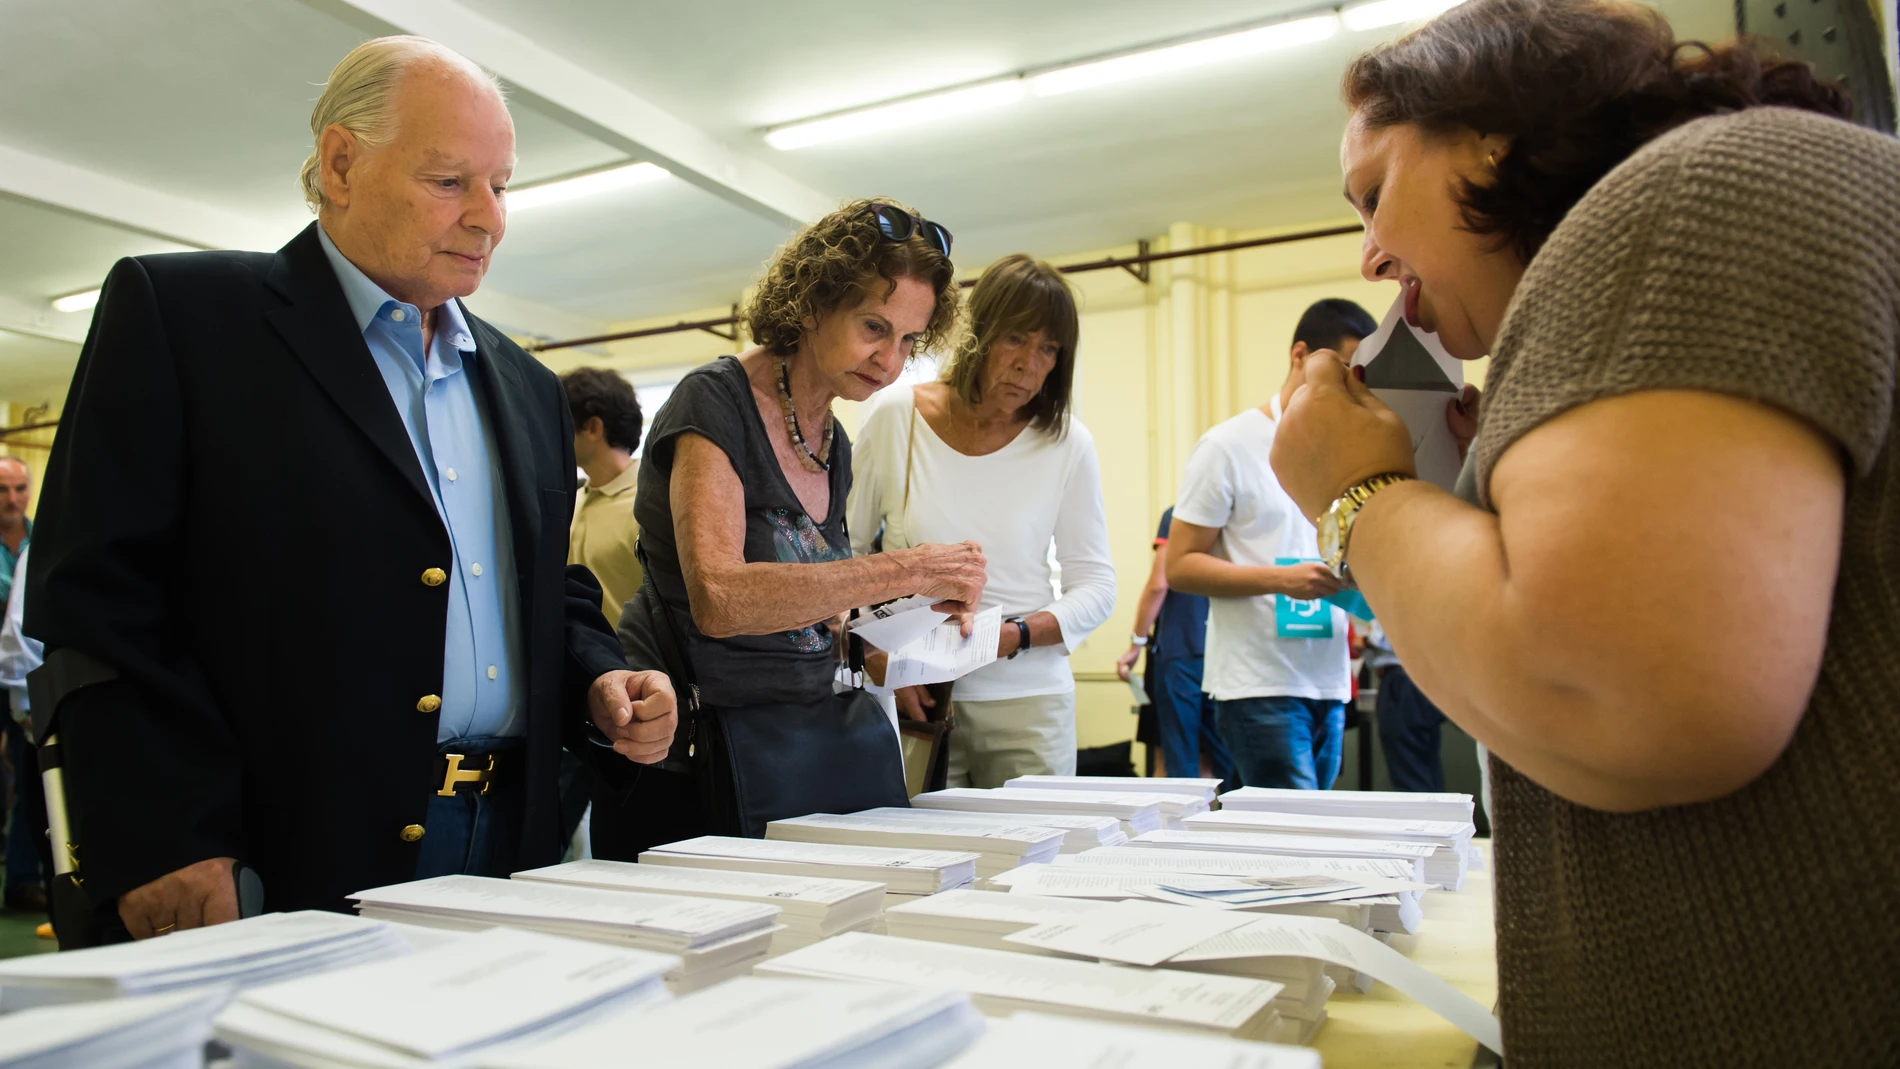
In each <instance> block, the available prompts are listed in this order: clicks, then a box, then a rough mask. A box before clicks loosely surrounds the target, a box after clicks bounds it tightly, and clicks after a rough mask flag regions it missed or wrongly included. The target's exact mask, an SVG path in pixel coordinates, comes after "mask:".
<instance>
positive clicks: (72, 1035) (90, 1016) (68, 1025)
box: [0, 987, 231, 1069]
mask: <svg viewBox="0 0 1900 1069" xmlns="http://www.w3.org/2000/svg"><path fill="white" fill-rule="evenodd" d="M230 997H231V989H230V988H227V987H213V988H208V989H205V988H201V989H198V990H194V991H176V992H172V993H170V994H164V995H139V996H135V997H132V998H122V999H113V1000H110V1001H106V1002H95V1003H86V1004H83V1005H77V1004H76V1005H68V1006H45V1007H42V1008H40V1009H35V1010H26V1011H24V1012H21V1013H13V1014H8V1015H7V1016H5V1017H0V1066H4V1067H5V1069H70V1067H72V1066H85V1067H86V1069H199V1067H201V1066H203V1065H204V1045H205V1041H206V1040H208V1039H210V1038H211V1018H212V1016H213V1015H214V1014H216V1013H217V1012H218V1011H219V1010H220V1009H222V1008H223V1007H224V1004H225V1002H226V1001H228V1000H229V999H230Z"/></svg>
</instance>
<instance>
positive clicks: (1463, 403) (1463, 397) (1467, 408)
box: [1445, 385, 1479, 461]
mask: <svg viewBox="0 0 1900 1069" xmlns="http://www.w3.org/2000/svg"><path fill="white" fill-rule="evenodd" d="M1478 400H1479V393H1478V388H1477V387H1476V386H1469V385H1467V386H1466V387H1465V388H1464V389H1463V390H1462V391H1460V392H1459V394H1458V396H1457V398H1456V399H1454V400H1450V401H1446V402H1445V426H1446V428H1447V429H1449V430H1450V431H1451V436H1452V437H1453V438H1455V439H1457V441H1458V459H1459V460H1460V461H1463V460H1464V459H1465V454H1466V453H1468V452H1470V450H1471V440H1472V439H1473V438H1476V437H1477V436H1478Z"/></svg>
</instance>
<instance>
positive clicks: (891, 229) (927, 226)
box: [869, 203, 951, 256]
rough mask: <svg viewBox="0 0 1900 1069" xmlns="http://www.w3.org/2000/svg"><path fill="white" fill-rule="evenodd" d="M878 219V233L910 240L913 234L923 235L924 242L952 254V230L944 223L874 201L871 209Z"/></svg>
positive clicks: (900, 239) (888, 237) (893, 239)
mask: <svg viewBox="0 0 1900 1069" xmlns="http://www.w3.org/2000/svg"><path fill="white" fill-rule="evenodd" d="M869 211H870V213H871V215H872V216H873V217H875V218H876V219H877V230H878V233H880V234H883V235H884V236H885V237H886V238H887V239H889V240H891V241H908V240H910V236H911V235H912V234H919V235H922V237H923V239H924V244H926V245H929V246H930V247H931V248H933V249H936V250H937V251H938V252H940V253H943V254H944V255H945V256H948V255H950V241H951V238H950V231H948V230H945V229H944V228H943V224H942V223H933V222H931V221H930V220H928V219H926V218H924V217H923V216H921V215H918V214H917V213H915V212H907V211H905V210H904V209H902V208H899V207H897V206H895V205H891V204H877V203H873V204H872V205H871V206H870V209H869Z"/></svg>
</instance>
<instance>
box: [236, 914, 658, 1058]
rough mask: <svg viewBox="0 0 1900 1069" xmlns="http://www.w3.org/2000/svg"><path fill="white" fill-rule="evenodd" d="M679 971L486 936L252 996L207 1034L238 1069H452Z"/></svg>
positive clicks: (635, 954)
mask: <svg viewBox="0 0 1900 1069" xmlns="http://www.w3.org/2000/svg"><path fill="white" fill-rule="evenodd" d="M678 965H679V959H678V958H675V957H673V956H671V955H668V954H652V953H648V952H646V951H644V950H629V949H626V948H623V947H616V946H608V945H606V944H602V943H591V942H583V941H581V940H577V939H563V938H560V937H558V936H552V935H543V934H541V933H540V932H527V931H521V930H519V929H515V928H491V929H489V930H487V931H484V932H478V933H475V934H472V935H468V936H464V937H462V938H459V939H457V940H455V941H454V942H451V943H448V944H446V945H444V946H440V947H436V948H434V949H432V950H420V951H417V952H416V953H414V954H411V955H409V956H407V957H402V958H396V959H394V960H391V961H382V962H376V963H374V964H370V965H359V966H355V967H353V968H348V969H341V970H338V971H336V972H329V973H324V974H322V975H319V976H306V977H303V978H301V979H297V980H289V981H286V982H284V983H280V984H271V985H268V986H265V987H258V988H252V989H251V990H249V991H245V992H243V993H242V994H240V995H238V997H237V998H236V999H235V1000H233V1001H232V1003H231V1004H230V1005H229V1006H227V1007H226V1008H225V1010H224V1012H223V1013H220V1014H219V1015H218V1017H217V1019H216V1020H215V1021H214V1022H213V1027H212V1035H213V1037H214V1038H215V1039H217V1040H218V1041H219V1042H221V1043H224V1044H225V1045H227V1046H229V1047H231V1048H232V1049H233V1050H234V1051H235V1052H237V1061H238V1064H239V1065H246V1066H248V1065H260V1064H261V1065H266V1066H296V1067H305V1069H356V1067H359V1066H361V1067H364V1069H370V1067H374V1069H412V1067H424V1066H455V1067H457V1069H461V1067H465V1066H473V1065H476V1064H483V1063H485V1062H487V1061H488V1060H489V1059H490V1058H491V1057H492V1056H494V1055H495V1054H497V1053H498V1052H500V1051H502V1050H504V1049H505V1048H507V1047H509V1046H511V1045H513V1044H527V1043H533V1042H538V1041H540V1040H542V1039H545V1038H547V1037H549V1036H551V1035H553V1034H556V1033H561V1032H566V1031H568V1030H570V1029H573V1028H575V1027H577V1026H579V1025H581V1024H585V1023H589V1022H591V1021H593V1020H596V1019H599V1018H602V1017H605V1016H606V1015H609V1014H612V1013H616V1012H619V1011H622V1010H626V1009H629V1008H632V1007H634V1006H637V1005H641V1004H644V1003H649V1002H652V1001H655V1000H664V999H666V998H668V997H669V996H668V995H667V993H666V986H665V983H664V981H663V980H662V979H661V977H662V976H663V975H664V974H665V973H667V972H669V971H670V970H672V969H674V968H675V967H677V966H678Z"/></svg>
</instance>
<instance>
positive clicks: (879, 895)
mask: <svg viewBox="0 0 1900 1069" xmlns="http://www.w3.org/2000/svg"><path fill="white" fill-rule="evenodd" d="M513 878H514V879H517V880H528V881H539V882H543V883H559V884H569V885H572V886H576V887H596V888H602V889H605V890H609V891H641V892H647V893H650V894H662V895H683V896H685V897H687V898H717V899H724V900H727V901H732V902H758V903H762V904H764V905H768V906H777V907H778V908H779V915H778V921H779V924H780V925H781V926H782V928H783V930H782V931H780V932H779V933H778V934H777V935H775V936H773V937H772V953H774V954H783V953H785V952H787V951H790V950H797V949H798V948H799V947H802V946H810V945H811V944H813V943H816V942H817V941H819V940H820V939H829V938H831V937H832V936H834V935H838V934H840V933H842V932H856V931H869V930H870V928H871V925H872V924H873V923H875V922H876V921H877V919H878V915H879V914H880V913H882V912H883V911H884V885H883V884H881V883H871V882H870V881H868V880H830V879H823V878H821V877H816V876H793V875H789V874H786V873H782V872H739V871H735V870H732V869H692V868H678V867H675V866H672V865H636V864H633V863H632V862H629V861H600V860H583V861H570V862H568V863H566V864H564V865H552V866H549V867H548V868H544V869H529V870H528V871H526V872H517V873H515V874H514V877H513Z"/></svg>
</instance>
